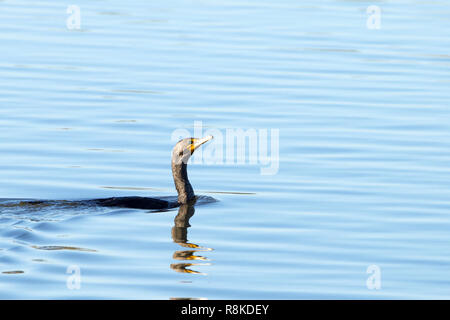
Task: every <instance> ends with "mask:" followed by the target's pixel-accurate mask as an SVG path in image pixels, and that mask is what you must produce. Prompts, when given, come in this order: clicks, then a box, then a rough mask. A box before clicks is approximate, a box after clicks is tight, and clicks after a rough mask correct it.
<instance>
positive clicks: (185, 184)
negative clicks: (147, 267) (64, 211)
mask: <svg viewBox="0 0 450 320" xmlns="http://www.w3.org/2000/svg"><path fill="white" fill-rule="evenodd" d="M212 138H213V137H212V136H207V137H205V138H201V139H197V138H186V139H182V140H180V141H178V143H177V144H176V145H175V147H174V148H173V150H172V162H171V165H172V175H173V180H174V183H175V188H176V190H177V193H178V197H177V200H171V199H169V198H167V197H166V198H165V199H164V198H149V197H134V196H131V197H112V198H104V199H93V200H81V201H67V200H60V201H56V200H50V201H45V200H31V201H29V200H27V201H21V202H19V204H18V205H19V206H37V207H39V206H41V207H43V206H47V205H63V206H74V205H98V206H104V207H121V208H134V209H169V208H175V207H178V206H180V205H184V204H187V203H191V202H192V201H195V199H196V196H195V194H194V189H193V188H192V185H191V183H190V182H189V179H188V175H187V162H188V160H189V158H190V157H191V156H192V154H193V153H194V151H195V150H196V149H197V148H199V147H200V146H201V145H203V144H204V143H206V142H208V141H209V140H211V139H212ZM16 205H17V203H16ZM11 206H14V204H13V203H5V204H4V207H11Z"/></svg>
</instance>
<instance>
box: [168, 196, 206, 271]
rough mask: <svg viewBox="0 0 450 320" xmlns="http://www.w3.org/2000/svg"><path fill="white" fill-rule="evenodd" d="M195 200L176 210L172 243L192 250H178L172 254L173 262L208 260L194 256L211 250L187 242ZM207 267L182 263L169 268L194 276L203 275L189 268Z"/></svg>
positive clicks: (201, 264)
mask: <svg viewBox="0 0 450 320" xmlns="http://www.w3.org/2000/svg"><path fill="white" fill-rule="evenodd" d="M194 204H195V200H194V201H191V202H189V203H186V204H182V205H181V206H180V207H179V209H178V214H177V216H176V217H175V220H174V222H175V225H174V226H173V228H172V239H173V242H175V243H178V244H179V245H180V246H182V247H184V248H190V249H194V250H180V251H175V252H174V254H173V258H174V259H175V260H187V261H190V260H201V261H207V260H208V258H206V257H203V256H201V255H196V253H197V252H201V251H211V250H212V249H211V248H205V247H201V246H199V245H197V244H194V243H190V242H188V239H187V234H188V228H189V227H190V226H191V225H190V224H189V219H190V218H191V217H192V216H193V215H194V213H195V208H194ZM205 265H209V264H208V263H191V262H184V263H173V264H171V265H170V268H171V269H173V270H175V271H177V272H181V273H196V274H205V273H202V272H199V271H195V270H192V269H190V268H189V267H191V266H205Z"/></svg>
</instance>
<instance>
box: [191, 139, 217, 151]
mask: <svg viewBox="0 0 450 320" xmlns="http://www.w3.org/2000/svg"><path fill="white" fill-rule="evenodd" d="M212 138H214V137H213V136H206V137H204V138H200V139H197V138H192V141H191V144H190V145H189V147H188V148H189V151H190V154H193V153H194V151H195V150H197V149H198V148H199V147H200V146H201V145H202V144H204V143H206V142H208V141H209V140H211V139H212Z"/></svg>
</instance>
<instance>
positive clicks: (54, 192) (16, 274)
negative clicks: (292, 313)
mask: <svg viewBox="0 0 450 320" xmlns="http://www.w3.org/2000/svg"><path fill="white" fill-rule="evenodd" d="M74 4H76V5H78V6H79V8H80V9H81V29H80V30H68V29H67V26H66V20H67V18H68V17H69V14H67V13H66V10H67V4H62V3H57V2H54V1H39V2H33V1H12V0H5V1H1V2H0V29H1V32H0V45H1V50H0V152H1V155H2V156H1V157H0V177H1V180H0V195H1V198H2V200H1V201H0V204H1V206H0V207H1V209H0V298H4V299H14V298H26V299H28V298H31V299H33V298H39V299H41V298H43V299H53V298H62V299H66V298H67V299H72V298H88V299H90V298H93V299H99V298H107V299H109V298H113V299H116V298H127V299H170V298H206V299H249V298H250V299H304V298H307V299H311V298H326V299H328V298H337V299H341V298H342V299H350V298H351V299H372V298H375V299H378V298H387V299H391V298H397V299H398V298H400V299H403V298H426V299H439V298H447V299H448V298H450V295H449V292H450V283H449V280H448V279H449V275H450V273H449V270H450V245H449V244H450V233H449V232H448V230H449V228H450V212H449V208H450V201H449V196H450V188H449V181H450V169H449V164H450V151H449V150H450V148H449V147H450V125H449V116H450V109H449V105H448V101H449V100H450V90H448V88H449V84H450V76H449V71H450V53H449V48H450V40H449V37H448V34H449V30H450V18H449V17H450V3H449V2H448V1H432V2H431V1H430V2H428V1H412V0H404V1H375V2H366V1H337V0H321V1H301V2H299V1H293V0H292V1H289V0H283V1H277V2H273V1H266V0H263V1H257V2H250V1H243V0H236V1H219V0H217V1H187V0H175V1H169V2H167V1H151V2H146V1H131V2H119V1H107V2H105V1H84V0H78V1H77V2H76V3H74ZM374 4H375V5H378V6H379V7H380V8H381V29H379V30H371V29H368V28H367V26H366V20H367V17H368V15H367V13H366V9H367V7H368V6H369V5H374ZM194 121H201V122H202V124H203V126H204V127H205V128H210V129H217V130H219V131H221V132H224V133H225V130H226V129H227V128H228V129H229V128H243V129H255V130H259V129H272V128H274V129H279V132H280V139H279V144H280V145H279V153H280V161H279V170H278V172H277V174H275V175H261V171H260V166H259V165H250V164H248V163H245V164H241V165H218V164H216V165H206V164H203V165H202V164H199V165H191V166H190V167H189V173H190V178H191V181H192V184H193V186H194V189H195V190H196V192H197V194H199V195H204V196H210V197H213V198H215V199H216V200H217V202H213V203H204V204H201V205H198V206H196V207H195V212H193V215H192V216H191V217H190V218H189V219H187V218H186V216H189V214H188V213H189V212H190V211H187V213H184V214H183V212H181V215H179V212H178V210H177V209H172V210H168V211H160V212H155V211H146V210H129V209H107V208H97V207H89V206H87V207H70V206H47V207H42V206H41V207H38V208H30V207H27V206H8V204H11V203H17V202H18V201H20V200H15V199H24V198H26V199H54V200H55V199H58V200H77V199H92V198H101V197H111V196H125V195H139V196H173V195H174V194H175V190H174V187H173V181H172V178H171V171H170V151H171V148H172V146H173V141H172V140H171V135H172V133H173V132H174V130H176V129H180V128H185V129H187V130H191V131H193V126H194ZM207 147H208V146H205V148H207ZM190 210H191V209H190ZM191 213H192V212H191ZM183 216H184V219H183ZM176 217H178V219H176ZM371 265H376V266H378V267H379V269H380V271H381V289H379V290H370V289H369V288H368V287H367V285H366V280H367V279H368V277H369V276H370V274H367V273H366V271H367V268H368V267H369V266H371ZM73 266H75V267H78V268H79V270H80V272H81V283H80V284H81V287H80V288H79V289H70V288H69V287H70V286H69V287H68V283H67V280H68V279H69V277H70V276H71V275H72V273H67V271H68V270H69V271H70V270H73V268H72V267H73Z"/></svg>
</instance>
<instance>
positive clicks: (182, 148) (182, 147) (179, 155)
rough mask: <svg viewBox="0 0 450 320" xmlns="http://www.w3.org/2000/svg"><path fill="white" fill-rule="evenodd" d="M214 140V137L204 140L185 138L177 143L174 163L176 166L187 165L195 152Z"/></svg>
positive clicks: (207, 137) (174, 151)
mask: <svg viewBox="0 0 450 320" xmlns="http://www.w3.org/2000/svg"><path fill="white" fill-rule="evenodd" d="M212 138H214V137H213V136H206V137H204V138H185V139H181V140H180V141H178V142H177V144H176V145H175V147H174V148H173V151H172V162H173V163H175V164H181V163H184V164H187V162H188V160H189V158H190V157H191V156H192V154H193V153H194V151H195V150H197V149H198V148H199V147H200V146H201V145H202V144H204V143H206V142H208V141H209V140H211V139H212Z"/></svg>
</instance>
